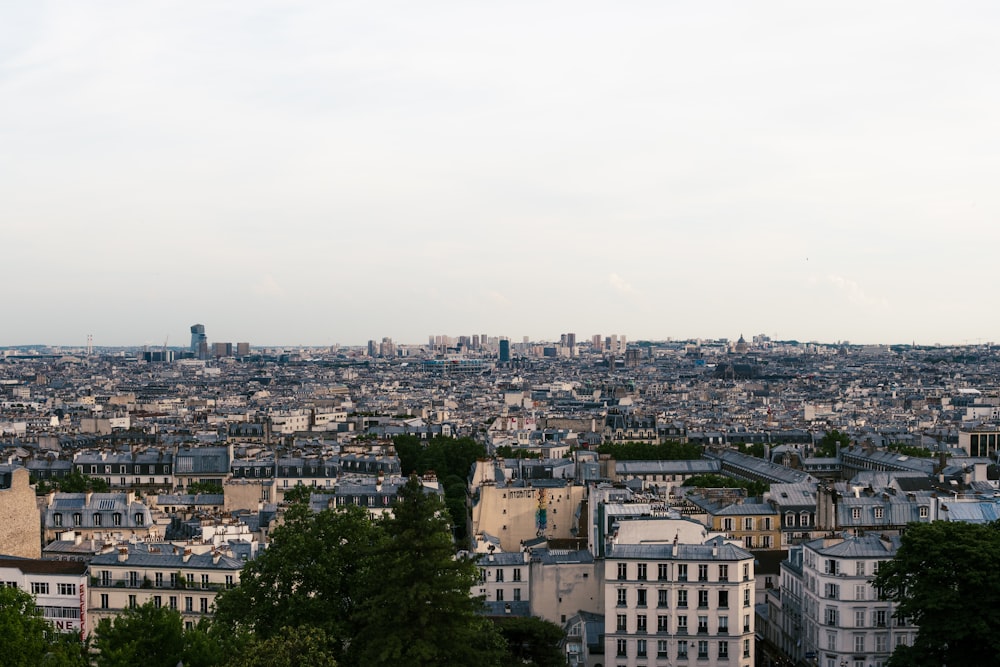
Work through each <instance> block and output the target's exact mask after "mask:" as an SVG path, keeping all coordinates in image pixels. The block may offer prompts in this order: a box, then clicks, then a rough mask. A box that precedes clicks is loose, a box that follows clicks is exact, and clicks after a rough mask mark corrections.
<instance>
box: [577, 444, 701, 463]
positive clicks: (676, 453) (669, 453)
mask: <svg viewBox="0 0 1000 667" xmlns="http://www.w3.org/2000/svg"><path fill="white" fill-rule="evenodd" d="M597 451H598V453H600V454H609V455H610V456H611V458H613V459H615V460H616V461H691V460H695V459H700V458H701V454H702V448H701V446H700V445H693V444H691V443H687V442H661V443H648V442H606V443H604V444H603V445H601V446H599V447H598V448H597Z"/></svg>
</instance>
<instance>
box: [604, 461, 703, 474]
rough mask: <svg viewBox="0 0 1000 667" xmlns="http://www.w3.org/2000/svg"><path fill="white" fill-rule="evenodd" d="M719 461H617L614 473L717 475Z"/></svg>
mask: <svg viewBox="0 0 1000 667" xmlns="http://www.w3.org/2000/svg"><path fill="white" fill-rule="evenodd" d="M720 469H721V466H720V465H719V461H717V460H714V459H713V460H709V459H697V460H693V461H618V462H616V463H615V472H616V473H617V474H619V475H701V474H707V473H717V472H719V470H720Z"/></svg>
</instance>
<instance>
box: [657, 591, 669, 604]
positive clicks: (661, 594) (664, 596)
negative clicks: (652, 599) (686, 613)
mask: <svg viewBox="0 0 1000 667" xmlns="http://www.w3.org/2000/svg"><path fill="white" fill-rule="evenodd" d="M656 606H657V607H669V606H670V591H668V590H665V589H662V588H661V589H659V590H657V591H656Z"/></svg>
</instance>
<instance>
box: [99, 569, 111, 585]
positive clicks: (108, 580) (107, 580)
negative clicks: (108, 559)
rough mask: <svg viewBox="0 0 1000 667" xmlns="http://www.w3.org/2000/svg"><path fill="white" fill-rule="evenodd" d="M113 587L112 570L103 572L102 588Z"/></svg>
mask: <svg viewBox="0 0 1000 667" xmlns="http://www.w3.org/2000/svg"><path fill="white" fill-rule="evenodd" d="M110 585H111V570H101V586H110Z"/></svg>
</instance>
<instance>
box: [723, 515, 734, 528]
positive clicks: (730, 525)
mask: <svg viewBox="0 0 1000 667" xmlns="http://www.w3.org/2000/svg"><path fill="white" fill-rule="evenodd" d="M732 529H733V520H732V518H731V517H726V518H725V519H723V520H722V530H725V531H731V530H732Z"/></svg>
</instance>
